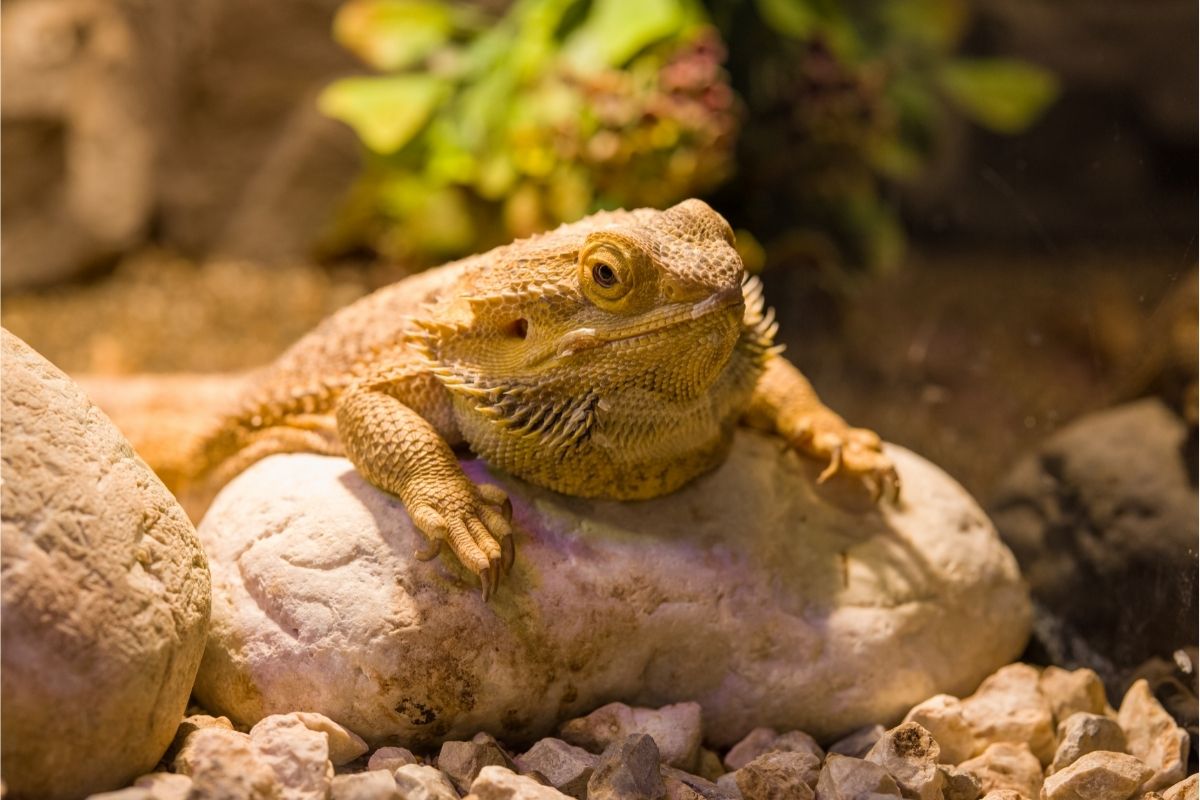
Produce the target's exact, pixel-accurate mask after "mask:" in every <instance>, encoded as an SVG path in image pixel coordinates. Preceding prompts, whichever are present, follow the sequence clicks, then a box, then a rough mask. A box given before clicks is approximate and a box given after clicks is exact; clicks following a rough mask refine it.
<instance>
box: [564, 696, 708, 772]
mask: <svg viewBox="0 0 1200 800" xmlns="http://www.w3.org/2000/svg"><path fill="white" fill-rule="evenodd" d="M635 733H644V734H647V735H649V736H651V737H653V738H654V743H655V745H656V746H657V747H658V751H659V753H661V754H662V760H663V763H665V764H670V765H671V766H672V767H678V768H679V769H682V770H687V771H689V772H691V771H694V770H695V768H696V763H697V760H698V758H699V755H700V739H701V734H702V724H701V718H700V704H699V703H676V704H674V705H670V706H663V707H662V708H657V709H655V708H634V707H631V706H627V705H625V704H624V703H609V704H608V705H606V706H601V707H600V708H598V709H596V710H595V711H593V712H592V713H591V714H588V715H587V716H586V717H579V718H577V719H573V720H570V721H569V722H566V723H564V724H563V725H562V727H561V728H560V730H559V736H560V737H561V738H562V739H563V741H566V742H568V743H570V744H573V745H576V746H577V747H582V748H583V749H585V750H588V751H590V752H593V753H599V752H602V751H603V750H605V749H606V748H607V747H609V745H611V744H613V743H614V742H617V741H621V740H623V739H625V738H626V737H628V736H632V735H633V734H635Z"/></svg>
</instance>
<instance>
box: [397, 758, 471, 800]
mask: <svg viewBox="0 0 1200 800" xmlns="http://www.w3.org/2000/svg"><path fill="white" fill-rule="evenodd" d="M394 778H395V781H396V786H397V787H399V789H400V795H401V796H402V797H403V798H404V800H458V792H456V791H454V785H453V784H452V783H450V779H449V778H447V777H446V775H445V773H443V772H442V771H441V770H438V769H434V768H433V767H423V766H421V765H420V764H406V765H405V766H403V767H401V768H400V769H398V770H396V772H395V774H394Z"/></svg>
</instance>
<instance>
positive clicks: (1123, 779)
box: [1042, 750, 1154, 800]
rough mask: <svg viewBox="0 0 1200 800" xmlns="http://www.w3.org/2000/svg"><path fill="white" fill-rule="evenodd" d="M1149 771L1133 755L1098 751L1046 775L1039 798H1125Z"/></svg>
mask: <svg viewBox="0 0 1200 800" xmlns="http://www.w3.org/2000/svg"><path fill="white" fill-rule="evenodd" d="M1152 774H1154V770H1152V769H1150V768H1149V767H1147V766H1146V765H1145V764H1143V763H1142V762H1141V761H1138V760H1137V759H1136V758H1134V757H1133V756H1130V755H1126V754H1125V753H1109V752H1106V751H1104V750H1097V751H1095V752H1093V753H1088V754H1087V755H1085V756H1083V757H1081V758H1080V759H1079V760H1078V761H1076V762H1075V763H1073V764H1071V765H1070V766H1068V767H1066V768H1064V769H1063V770H1062V771H1060V772H1056V773H1054V774H1053V775H1051V776H1050V777H1049V778H1047V779H1046V782H1045V784H1043V786H1042V800H1128V798H1129V797H1131V796H1132V795H1133V793H1134V792H1136V791H1137V788H1138V786H1140V785H1141V784H1142V781H1144V780H1146V779H1147V778H1149V777H1150V776H1151V775H1152Z"/></svg>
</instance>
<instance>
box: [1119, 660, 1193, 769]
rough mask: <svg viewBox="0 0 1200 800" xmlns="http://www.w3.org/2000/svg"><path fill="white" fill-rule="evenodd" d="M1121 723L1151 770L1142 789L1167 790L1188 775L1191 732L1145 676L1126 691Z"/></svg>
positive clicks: (1129, 743)
mask: <svg viewBox="0 0 1200 800" xmlns="http://www.w3.org/2000/svg"><path fill="white" fill-rule="evenodd" d="M1117 722H1118V723H1119V724H1120V726H1121V729H1122V730H1123V731H1125V741H1126V744H1127V748H1128V751H1129V753H1130V754H1131V755H1134V756H1137V757H1138V758H1139V759H1140V760H1141V761H1142V763H1143V764H1145V765H1146V766H1147V767H1149V768H1150V769H1151V775H1150V777H1148V778H1147V779H1146V782H1145V784H1143V786H1142V791H1144V792H1151V791H1155V790H1157V789H1165V788H1166V787H1168V786H1171V785H1173V784H1176V783H1178V782H1179V781H1181V780H1183V779H1184V777H1186V775H1187V754H1188V734H1187V731H1185V730H1184V729H1183V728H1180V727H1179V726H1177V725H1176V724H1175V720H1174V719H1173V718H1172V717H1171V715H1170V714H1168V713H1167V712H1166V711H1165V710H1164V709H1163V707H1162V705H1161V704H1160V703H1159V702H1158V700H1157V699H1155V697H1154V694H1153V693H1152V692H1151V691H1150V684H1149V683H1147V682H1146V681H1145V679H1139V680H1136V681H1134V682H1133V685H1132V686H1130V687H1129V691H1127V692H1126V693H1125V698H1124V699H1123V700H1121V709H1120V711H1118V712H1117Z"/></svg>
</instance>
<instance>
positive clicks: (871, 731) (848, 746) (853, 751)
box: [829, 725, 886, 758]
mask: <svg viewBox="0 0 1200 800" xmlns="http://www.w3.org/2000/svg"><path fill="white" fill-rule="evenodd" d="M884 733H886V730H885V729H884V727H883V726H882V725H868V726H867V727H865V728H859V729H858V730H856V731H854V732H853V733H851V734H849V735H848V736H845V737H843V738H841V739H838V740H837V741H836V742H834V743H833V744H831V745H829V752H831V753H837V754H838V755H841V756H850V757H851V758H862V757H863V756H865V755H866V754H867V753H869V752H870V751H871V748H872V747H874V746H875V743H876V742H878V741H879V740H880V739H882V738H883V734H884Z"/></svg>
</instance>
